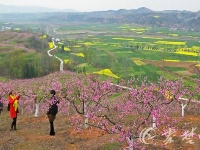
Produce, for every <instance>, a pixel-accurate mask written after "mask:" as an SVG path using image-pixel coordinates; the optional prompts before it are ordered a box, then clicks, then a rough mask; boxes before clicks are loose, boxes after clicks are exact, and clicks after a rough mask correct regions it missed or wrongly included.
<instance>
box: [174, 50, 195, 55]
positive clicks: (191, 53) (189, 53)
mask: <svg viewBox="0 0 200 150" xmlns="http://www.w3.org/2000/svg"><path fill="white" fill-rule="evenodd" d="M175 53H176V54H182V55H189V56H198V53H194V52H184V51H177V52H175Z"/></svg>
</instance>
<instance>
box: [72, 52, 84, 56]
mask: <svg viewBox="0 0 200 150" xmlns="http://www.w3.org/2000/svg"><path fill="white" fill-rule="evenodd" d="M71 54H72V55H76V56H79V57H85V55H84V54H83V53H71Z"/></svg>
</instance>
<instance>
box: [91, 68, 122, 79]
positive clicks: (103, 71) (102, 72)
mask: <svg viewBox="0 0 200 150" xmlns="http://www.w3.org/2000/svg"><path fill="white" fill-rule="evenodd" d="M93 73H95V74H104V75H107V76H109V77H113V78H119V77H118V76H117V75H115V74H113V73H112V71H111V70H110V69H103V70H100V71H97V72H93Z"/></svg>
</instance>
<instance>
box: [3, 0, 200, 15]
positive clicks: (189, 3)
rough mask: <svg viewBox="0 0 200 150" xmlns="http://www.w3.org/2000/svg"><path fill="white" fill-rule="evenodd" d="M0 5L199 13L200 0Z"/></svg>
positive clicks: (29, 0)
mask: <svg viewBox="0 0 200 150" xmlns="http://www.w3.org/2000/svg"><path fill="white" fill-rule="evenodd" d="M0 4H5V5H18V6H44V7H49V8H56V9H57V8H60V9H74V10H77V11H83V12H90V11H101V10H118V9H137V8H140V7H147V8H149V9H151V10H155V11H160V10H188V11H194V12H196V11H199V10H200V0H0Z"/></svg>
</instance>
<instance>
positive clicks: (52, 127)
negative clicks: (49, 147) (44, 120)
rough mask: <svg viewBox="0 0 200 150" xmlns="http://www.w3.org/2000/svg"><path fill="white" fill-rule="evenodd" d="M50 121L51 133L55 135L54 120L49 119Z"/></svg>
mask: <svg viewBox="0 0 200 150" xmlns="http://www.w3.org/2000/svg"><path fill="white" fill-rule="evenodd" d="M49 123H50V135H55V131H54V126H53V121H49Z"/></svg>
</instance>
